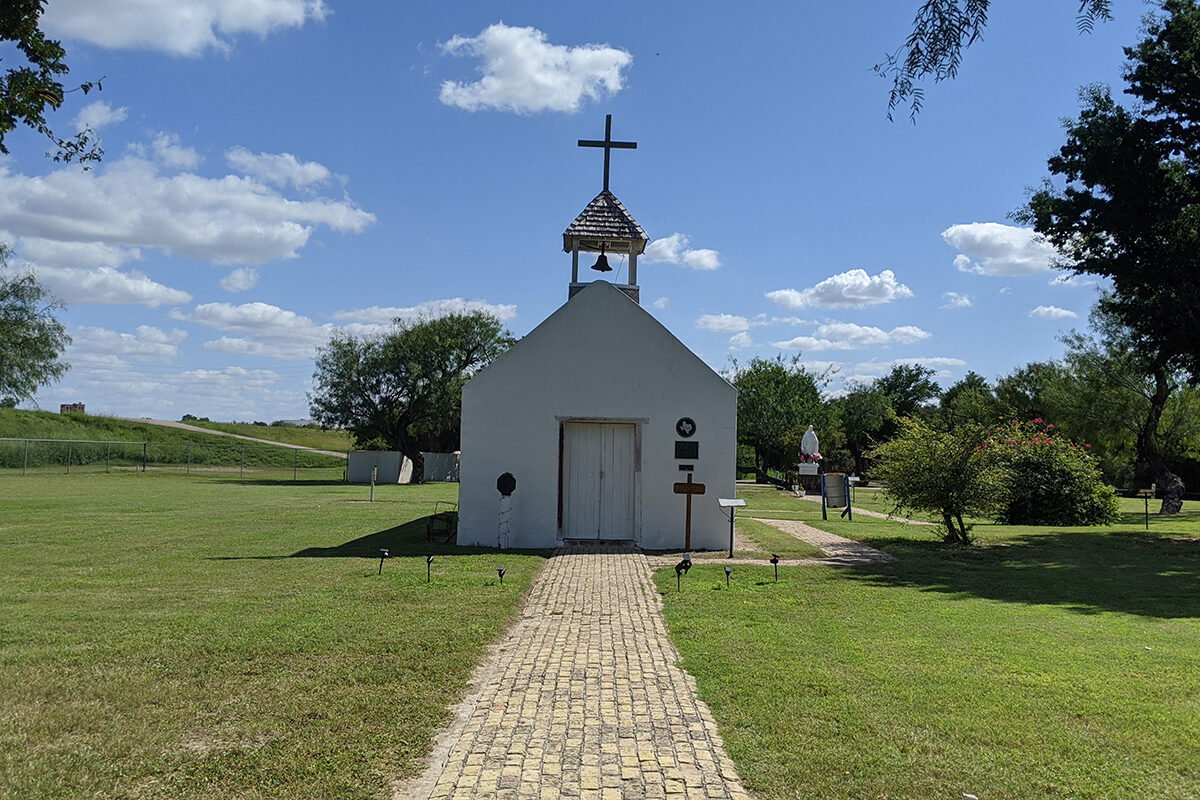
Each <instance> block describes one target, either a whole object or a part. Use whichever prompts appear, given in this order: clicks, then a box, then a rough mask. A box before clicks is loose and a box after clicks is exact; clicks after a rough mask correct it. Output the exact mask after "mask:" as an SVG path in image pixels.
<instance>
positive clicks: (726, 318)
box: [696, 314, 750, 333]
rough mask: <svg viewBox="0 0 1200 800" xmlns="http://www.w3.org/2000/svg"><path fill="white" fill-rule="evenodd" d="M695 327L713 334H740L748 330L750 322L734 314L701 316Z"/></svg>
mask: <svg viewBox="0 0 1200 800" xmlns="http://www.w3.org/2000/svg"><path fill="white" fill-rule="evenodd" d="M696 327H697V328H701V329H703V330H706V331H713V332H714V333H742V332H744V331H748V330H750V320H748V319H746V318H745V317H739V316H736V315H734V314H703V315H702V316H700V318H699V319H697V320H696Z"/></svg>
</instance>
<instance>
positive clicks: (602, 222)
mask: <svg viewBox="0 0 1200 800" xmlns="http://www.w3.org/2000/svg"><path fill="white" fill-rule="evenodd" d="M576 241H578V243H579V249H580V250H585V251H590V252H593V253H598V252H600V247H601V245H605V246H606V249H607V251H608V252H610V253H630V252H633V253H638V254H639V255H640V254H641V253H643V252H644V251H645V249H646V243H647V242H649V241H650V237H649V236H647V235H646V232H645V231H644V230H642V226H641V225H639V224H638V221H637V220H636V219H634V218H633V215H632V214H630V213H629V211H627V210H626V208H625V206H624V205H622V203H621V201H620V200H618V199H617V196H616V195H615V194H613V193H612V192H610V191H609V190H608V189H605V190H604V191H602V192H600V194H598V195H596V197H595V199H594V200H592V202H590V203H588V204H587V208H585V209H583V211H581V212H580V213H579V216H578V217H576V218H575V221H574V222H572V223H571V224H570V225H568V226H567V229H566V230H565V231H564V232H563V252H564V253H570V252H571V251H572V250H573V249H574V243H575V242H576Z"/></svg>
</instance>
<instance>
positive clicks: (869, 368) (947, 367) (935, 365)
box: [847, 356, 967, 381]
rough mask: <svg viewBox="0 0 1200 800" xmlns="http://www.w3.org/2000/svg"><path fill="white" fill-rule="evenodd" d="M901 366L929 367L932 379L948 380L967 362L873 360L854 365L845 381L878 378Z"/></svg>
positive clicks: (944, 359)
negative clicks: (852, 371) (932, 375)
mask: <svg viewBox="0 0 1200 800" xmlns="http://www.w3.org/2000/svg"><path fill="white" fill-rule="evenodd" d="M901 365H905V366H921V367H929V368H930V369H932V370H934V371H935V374H934V377H937V378H948V377H950V376H951V375H952V374H953V373H952V371H951V370H954V369H961V368H962V367H965V366H966V365H967V362H966V361H963V360H962V359H961V358H946V357H940V356H933V357H915V358H897V359H895V360H894V361H879V360H877V359H874V358H873V359H871V360H870V361H860V362H859V363H857V364H855V365H854V374H853V375H851V376H850V377H849V378H847V380H848V381H850V380H855V379H862V378H873V377H879V376H881V375H886V374H887V373H889V372H891V371H892V368H893V367H897V366H901Z"/></svg>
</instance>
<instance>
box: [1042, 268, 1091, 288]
mask: <svg viewBox="0 0 1200 800" xmlns="http://www.w3.org/2000/svg"><path fill="white" fill-rule="evenodd" d="M1099 283H1100V282H1099V281H1097V280H1096V279H1095V278H1085V277H1084V276H1082V275H1076V274H1075V273H1073V272H1061V273H1059V274H1058V275H1055V276H1054V277H1053V278H1051V279H1050V285H1051V286H1068V287H1070V288H1086V287H1091V286H1097V285H1099Z"/></svg>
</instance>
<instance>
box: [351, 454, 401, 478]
mask: <svg viewBox="0 0 1200 800" xmlns="http://www.w3.org/2000/svg"><path fill="white" fill-rule="evenodd" d="M375 467H377V468H378V470H379V471H378V472H377V473H376V476H375V482H376V483H408V482H409V481H411V480H412V462H411V461H409V460H408V459H407V458H405V457H404V456H403V455H402V454H401V453H400V452H399V451H396V450H352V451H351V452H350V456H349V458H348V459H347V461H346V483H370V482H371V469H372V468H375Z"/></svg>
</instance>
